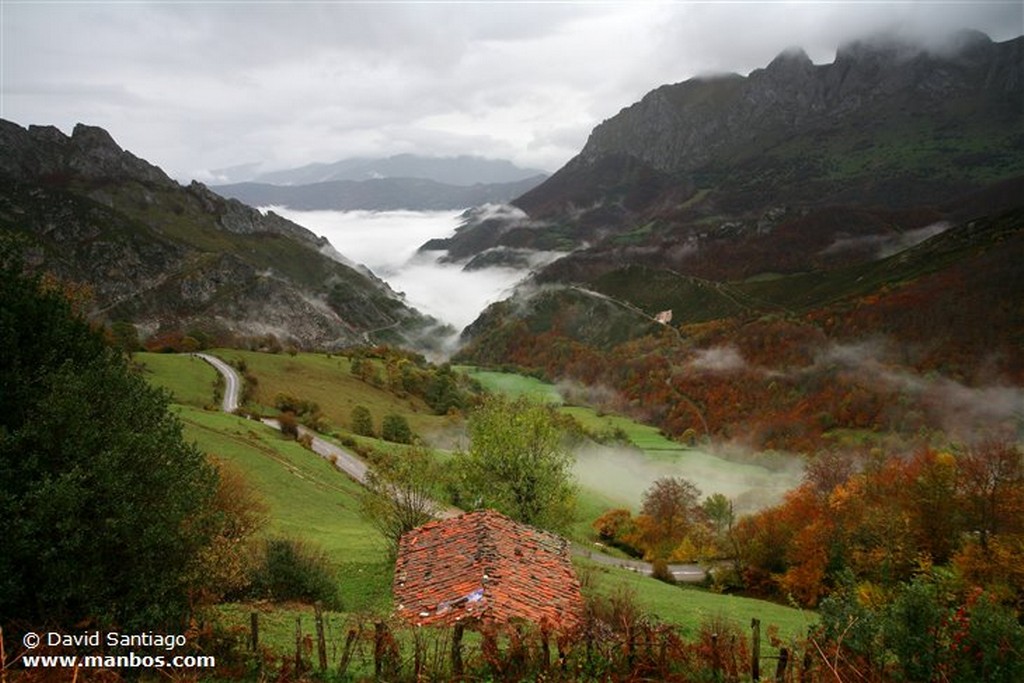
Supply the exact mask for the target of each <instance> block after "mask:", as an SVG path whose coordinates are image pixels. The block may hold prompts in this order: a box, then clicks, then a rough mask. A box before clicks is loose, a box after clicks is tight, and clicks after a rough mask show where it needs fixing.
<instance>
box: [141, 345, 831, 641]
mask: <svg viewBox="0 0 1024 683" xmlns="http://www.w3.org/2000/svg"><path fill="white" fill-rule="evenodd" d="M235 353H238V354H241V355H242V356H244V358H245V359H246V361H247V363H249V367H250V370H251V371H255V372H256V374H257V376H258V377H259V378H260V385H261V388H263V387H264V386H267V385H270V386H276V385H274V382H276V381H282V380H281V378H282V377H284V376H287V377H289V378H290V379H289V384H288V387H290V388H291V389H292V390H293V391H296V392H299V393H300V395H302V394H301V392H304V391H306V392H310V393H312V392H314V391H316V390H317V388H319V391H321V392H323V395H325V396H326V395H333V396H337V395H340V394H342V393H344V392H346V391H348V390H356V389H360V386H359V385H361V384H362V383H361V382H359V381H358V380H354V384H350V383H349V382H351V381H353V380H352V379H351V378H350V377H349V375H348V374H347V373H346V372H343V371H341V370H342V369H343V368H345V367H346V364H347V359H343V358H339V357H332V358H328V357H326V356H317V355H313V354H299V355H297V356H295V357H291V356H286V355H285V356H281V355H273V354H252V353H242V352H235V351H222V352H218V355H221V356H223V357H226V358H230V357H231V355H232V354H235ZM135 360H136V361H137V362H139V363H142V364H144V366H145V368H146V369H145V372H146V377H147V379H148V380H149V381H150V382H152V383H153V384H156V385H158V386H163V387H165V388H168V389H169V390H170V391H171V392H172V394H173V395H174V397H175V400H176V401H179V403H177V404H175V406H174V410H175V412H176V413H177V414H178V416H179V418H180V419H181V420H182V423H183V427H184V433H185V436H186V438H188V439H191V440H193V441H195V443H197V444H198V445H199V447H200V448H201V449H202V450H203V451H205V452H206V453H207V454H209V455H210V457H212V458H213V459H215V460H218V461H224V462H228V463H231V464H232V465H234V466H235V467H236V468H237V469H238V470H240V471H241V472H243V473H244V474H245V476H246V479H247V481H248V483H249V484H250V485H251V486H252V487H253V489H254V490H255V491H256V492H258V494H259V495H260V496H261V497H262V498H263V500H265V502H266V503H267V505H268V507H269V510H270V520H269V525H268V528H267V529H266V530H265V532H264V533H265V534H266V535H268V536H288V537H293V538H299V539H303V540H306V541H309V542H312V543H315V544H317V545H318V546H320V547H322V548H323V549H324V550H325V551H326V552H327V554H328V556H329V557H330V559H331V561H332V562H333V563H334V564H335V566H336V567H338V568H339V572H338V580H339V585H340V593H341V600H342V604H343V606H344V609H345V610H346V611H348V612H361V611H363V610H373V611H383V612H387V611H389V609H390V583H391V567H390V566H389V565H388V564H387V563H386V562H385V560H384V550H383V545H382V544H381V543H380V542H379V541H378V537H377V535H376V532H375V531H374V530H373V528H372V527H371V526H370V525H369V524H368V523H367V522H366V520H364V519H363V518H361V517H360V515H359V509H358V495H359V492H360V488H359V486H358V485H357V484H356V483H355V482H353V481H352V480H350V479H349V478H348V477H346V476H345V475H343V474H341V473H339V472H338V471H337V470H335V469H334V468H333V466H332V465H330V464H329V463H328V462H327V461H325V460H323V459H322V458H320V457H319V456H317V455H315V454H314V453H312V452H310V451H308V450H306V449H304V448H303V447H302V446H300V445H299V444H297V443H296V442H294V441H290V440H286V439H284V438H283V437H282V436H281V435H280V434H279V433H278V432H276V431H275V430H273V429H272V428H270V427H267V426H265V425H262V424H260V423H257V422H254V421H252V420H247V419H245V418H242V417H238V416H234V415H225V414H222V413H220V412H216V411H211V410H205V409H202V408H200V407H199V406H200V405H209V404H210V403H212V398H213V388H212V382H211V380H212V377H211V375H210V373H212V372H213V371H212V369H210V371H209V372H207V371H206V369H204V367H203V366H204V365H205V363H202V362H201V361H199V360H198V359H195V358H193V357H191V356H187V355H171V354H165V355H153V354H138V355H137V356H136V358H135ZM260 368H263V369H267V368H276V369H277V370H276V374H275V373H274V372H270V373H267V374H266V376H265V375H264V374H261V373H260V370H259V369H260ZM265 377H266V378H265ZM269 377H277V379H275V380H270V379H267V378H269ZM490 379H491V381H492V382H498V383H503V384H505V385H509V386H514V385H515V382H516V380H515V378H514V377H512V376H504V377H500V376H498V375H494V376H492V377H491V378H490ZM333 381H337V384H333V383H332V382H333ZM523 384H524V385H526V384H528V385H529V386H531V387H532V389H533V390H538V389H539V388H543V387H539V386H538V385H537V384H536V383H533V382H523ZM197 385H198V386H197ZM362 391H365V389H363V390H362ZM546 391H548V392H550V391H553V387H548V388H547V389H546ZM359 396H360V397H363V398H365V397H366V396H368V394H363V393H360V394H359ZM380 398H381V399H382V400H383V398H382V397H380ZM392 401H393V402H392V403H389V404H387V405H389V406H390V407H396V406H401V405H403V402H402V401H400V400H397V399H392ZM325 405H326V403H325ZM382 405H384V404H382ZM406 405H407V404H406ZM573 410H576V409H573ZM407 415H409V416H410V419H411V418H412V415H414V413H412V412H409V413H407ZM590 419H593V420H600V419H602V418H599V417H597V416H592V417H591V418H590ZM638 433H639V431H638ZM647 438H648V442H647V445H650V438H651V436H650V435H648V436H647ZM585 499H586V497H585ZM592 500H598V499H597V498H594V499H592ZM594 509H595V510H597V509H598V508H597V506H594ZM579 562H580V567H581V571H582V572H584V574H585V576H586V577H587V579H586V580H587V582H588V583H589V584H590V585H591V586H592V590H594V591H596V592H597V593H599V594H609V593H611V592H612V591H615V590H617V587H624V588H626V589H628V590H630V591H633V592H635V594H636V598H637V600H638V602H639V604H640V605H642V606H643V607H644V608H645V609H648V610H650V611H651V612H652V613H653V614H655V615H657V616H658V617H659V618H660V619H663V620H664V621H666V622H668V623H673V624H677V625H679V626H681V627H683V629H684V631H685V632H686V633H688V634H693V633H694V632H695V631H696V629H697V628H698V627H699V625H700V623H701V622H702V621H703V620H704V619H706V618H710V617H716V616H725V617H727V618H730V619H735V620H737V621H738V622H740V623H741V624H743V623H747V622H749V619H750V618H751V617H752V616H757V617H758V618H760V619H762V621H764V622H765V623H766V624H768V623H773V624H776V625H778V626H779V628H780V629H781V632H782V633H783V634H787V635H790V636H794V637H795V636H799V635H801V634H803V633H804V631H805V630H806V625H807V623H808V619H810V618H812V617H808V616H807V615H805V614H803V613H801V612H799V611H797V610H794V609H790V608H787V607H781V606H779V605H774V604H772V603H767V602H762V601H757V600H749V599H742V598H736V597H730V596H723V595H718V594H715V593H710V592H707V591H703V590H699V589H693V588H679V587H674V586H669V585H666V584H663V583H660V582H657V581H653V580H651V579H647V578H645V577H641V576H639V575H636V574H633V573H631V572H628V571H625V570H620V569H614V568H605V567H593V568H589V569H588V568H587V566H588V564H589V563H587V562H586V561H585V560H580V561H579ZM290 609H291V608H275V609H273V610H268V608H267V607H266V606H264V607H261V608H260V610H261V611H262V612H264V617H263V618H264V620H265V621H266V623H267V625H268V628H269V629H271V630H270V631H269V632H268V636H267V637H268V638H270V639H271V641H273V640H279V641H280V643H281V647H282V649H283V650H284V649H286V648H287V645H286V644H287V643H288V642H289V640H288V635H287V634H288V633H289V632H290V633H292V634H293V633H294V631H293V630H291V629H294V617H293V616H289V615H291V614H292V611H289V610H290ZM247 613H248V612H247V609H246V608H245V607H243V606H237V607H234V608H228V609H225V611H224V614H225V615H226V617H225V618H227V619H229V621H233V622H236V623H238V624H241V623H243V621H244V618H245V617H246V615H247ZM279 613H283V614H284V615H285V616H284V617H281V618H279V617H278V616H275V614H279ZM274 624H278V626H277V627H275V626H274ZM278 627H279V628H280V629H281V630H282V633H281V634H280V635H278V636H276V637H275V636H274V635H273V629H275V628H278ZM291 642H294V640H292V641H291Z"/></svg>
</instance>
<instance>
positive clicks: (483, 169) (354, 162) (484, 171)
mask: <svg viewBox="0 0 1024 683" xmlns="http://www.w3.org/2000/svg"><path fill="white" fill-rule="evenodd" d="M546 175H547V172H546V171H542V170H540V169H536V168H520V167H519V166H516V165H515V164H513V163H512V162H510V161H506V160H504V159H488V158H484V157H478V156H472V155H466V154H463V155H459V156H453V157H430V156H420V155H416V154H396V155H393V156H390V157H384V158H364V157H360V158H354V159H342V160H341V161H336V162H333V163H313V164H307V165H305V166H300V167H298V168H290V169H282V170H278V171H268V172H266V173H259V174H257V175H255V176H253V177H251V178H246V179H245V181H247V182H256V183H267V184H270V185H310V184H313V183H325V182H329V181H332V180H351V181H362V180H375V179H380V178H421V179H425V180H433V181H434V182H437V183H442V184H445V185H465V186H469V185H477V184H496V183H514V182H518V181H522V180H527V179H528V178H533V177H536V176H546ZM231 184H234V183H231Z"/></svg>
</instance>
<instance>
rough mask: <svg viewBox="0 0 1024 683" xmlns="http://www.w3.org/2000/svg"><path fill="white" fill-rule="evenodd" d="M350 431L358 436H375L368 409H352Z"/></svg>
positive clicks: (371, 417) (362, 407)
mask: <svg viewBox="0 0 1024 683" xmlns="http://www.w3.org/2000/svg"><path fill="white" fill-rule="evenodd" d="M352 431H353V432H355V433H356V434H358V435H359V436H376V435H377V434H376V432H374V430H373V415H371V414H370V409H369V408H367V407H366V406H363V405H358V406H355V407H354V408H352Z"/></svg>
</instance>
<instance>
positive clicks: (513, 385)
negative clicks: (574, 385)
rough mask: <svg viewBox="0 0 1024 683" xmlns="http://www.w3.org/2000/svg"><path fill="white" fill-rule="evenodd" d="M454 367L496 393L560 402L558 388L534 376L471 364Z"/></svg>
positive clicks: (540, 400) (542, 401) (545, 401)
mask: <svg viewBox="0 0 1024 683" xmlns="http://www.w3.org/2000/svg"><path fill="white" fill-rule="evenodd" d="M456 369H457V370H460V371H462V372H465V373H467V374H468V375H469V376H470V377H472V378H473V379H475V380H476V381H478V382H480V384H481V385H482V386H483V387H484V388H485V389H487V390H488V391H491V392H494V393H497V394H507V395H509V396H512V397H516V398H518V397H519V396H526V397H528V398H530V399H533V400H534V401H538V402H540V403H554V404H558V405H560V404H561V403H562V395H561V393H559V391H558V388H557V387H555V386H554V385H553V384H548V383H547V382H544V381H542V380H539V379H537V378H536V377H527V376H526V375H517V374H515V373H512V372H493V371H490V370H481V369H479V368H474V367H471V366H457V367H456Z"/></svg>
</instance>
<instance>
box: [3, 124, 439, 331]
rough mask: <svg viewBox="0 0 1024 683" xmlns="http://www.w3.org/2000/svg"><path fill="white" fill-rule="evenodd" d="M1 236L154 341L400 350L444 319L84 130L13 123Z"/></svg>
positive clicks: (8, 128)
mask: <svg viewBox="0 0 1024 683" xmlns="http://www.w3.org/2000/svg"><path fill="white" fill-rule="evenodd" d="M0 230H2V231H3V232H4V233H7V234H8V235H16V236H18V238H19V239H21V240H22V241H23V242H24V243H26V244H27V248H26V255H27V257H28V258H29V259H30V261H31V262H32V265H33V266H35V267H37V268H41V269H46V270H50V271H52V272H54V273H55V274H57V275H58V276H60V277H62V278H65V279H67V280H71V281H75V282H79V283H83V284H88V285H89V286H90V287H91V288H92V290H93V291H94V295H95V301H94V310H93V315H95V316H97V317H98V318H101V319H104V320H108V321H129V322H132V323H135V324H136V325H137V327H138V328H139V329H140V331H142V332H143V334H147V333H156V332H160V331H175V330H179V331H185V330H191V329H198V330H204V331H205V332H207V333H208V334H211V335H220V336H224V337H231V336H235V337H237V336H263V335H267V334H274V335H276V336H278V337H279V338H281V339H288V340H292V341H294V342H297V343H299V344H302V345H307V346H332V345H341V344H350V343H362V342H365V341H367V340H368V339H369V338H370V336H371V335H372V334H374V333H375V332H380V331H383V334H386V335H390V336H389V337H388V338H389V339H391V340H393V341H401V340H402V339H403V335H404V333H406V332H408V333H413V331H416V332H422V329H423V328H424V327H429V326H430V325H431V324H432V321H430V320H427V319H425V318H423V316H421V315H420V314H419V313H417V312H416V311H414V310H412V309H410V308H408V307H407V306H406V305H405V304H404V303H403V302H402V301H401V300H400V298H399V297H398V296H396V295H395V294H394V293H393V292H392V291H391V290H390V289H389V288H388V287H387V286H386V285H385V284H384V283H383V282H381V281H379V280H377V279H376V278H374V277H373V276H372V275H370V274H368V273H365V272H361V271H357V270H354V269H352V268H350V267H348V266H346V265H344V264H341V263H338V262H337V261H335V260H332V259H331V258H329V257H328V256H326V255H325V254H324V253H321V249H322V248H324V247H325V246H326V245H327V242H326V240H324V239H322V238H318V237H317V236H316V235H314V234H313V233H312V232H310V231H309V230H306V229H305V228H303V227H301V226H299V225H296V224H294V223H291V222H290V221H287V220H285V219H284V218H282V217H280V216H277V215H275V214H273V213H268V214H266V215H264V214H261V213H260V212H258V211H256V210H254V209H251V208H249V207H247V206H245V205H244V204H242V203H241V202H238V201H236V200H228V199H224V198H222V197H220V196H218V195H216V194H214V193H213V192H211V191H210V190H209V189H207V188H206V187H205V186H203V185H201V184H199V183H193V184H192V185H190V186H188V187H182V186H180V185H178V184H177V183H176V182H174V181H173V180H171V179H170V178H168V177H167V175H166V174H164V173H163V171H161V170H160V169H159V168H157V167H155V166H153V165H151V164H149V163H147V162H146V161H144V160H142V159H139V158H138V157H136V156H134V155H133V154H131V153H130V152H127V151H124V150H122V149H121V148H120V147H119V146H118V145H117V143H116V142H114V140H113V138H111V136H110V135H109V134H108V133H107V132H106V131H104V130H102V129H100V128H94V127H89V126H84V125H78V126H76V127H75V129H74V132H73V133H72V135H70V136H66V135H64V134H63V133H61V132H60V131H59V130H57V129H56V128H52V127H36V126H33V127H30V128H28V129H24V128H21V127H20V126H18V125H16V124H13V123H10V122H7V121H0Z"/></svg>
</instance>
